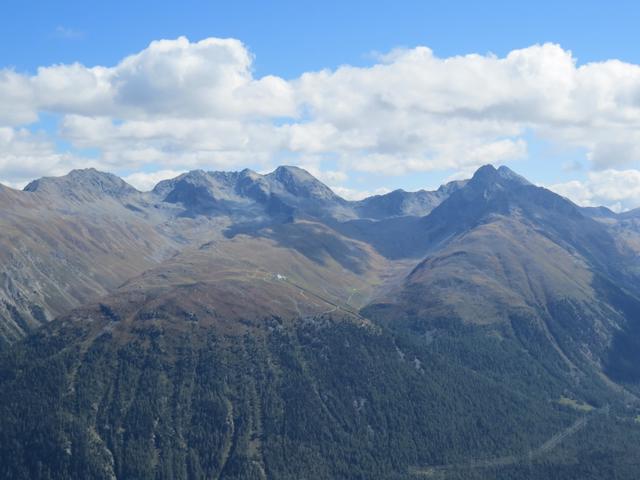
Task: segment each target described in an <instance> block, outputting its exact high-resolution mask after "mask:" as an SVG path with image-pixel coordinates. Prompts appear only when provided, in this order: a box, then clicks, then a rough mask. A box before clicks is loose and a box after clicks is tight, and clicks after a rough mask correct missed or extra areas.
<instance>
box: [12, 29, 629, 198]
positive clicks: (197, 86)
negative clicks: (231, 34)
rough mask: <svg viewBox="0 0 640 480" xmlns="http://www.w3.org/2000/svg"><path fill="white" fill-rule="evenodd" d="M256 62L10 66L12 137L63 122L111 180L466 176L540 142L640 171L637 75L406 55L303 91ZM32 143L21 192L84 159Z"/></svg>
mask: <svg viewBox="0 0 640 480" xmlns="http://www.w3.org/2000/svg"><path fill="white" fill-rule="evenodd" d="M252 62H253V57H252V55H251V53H250V52H249V51H248V49H247V48H246V46H245V45H243V44H242V42H240V41H239V40H236V39H220V38H208V39H204V40H201V41H197V42H191V41H189V40H188V39H187V38H184V37H180V38H178V39H175V40H159V41H155V42H152V43H151V44H150V45H149V46H148V47H147V48H145V49H144V50H142V51H140V52H138V53H135V54H133V55H130V56H128V57H126V58H124V59H122V60H121V61H120V62H119V63H117V64H116V65H114V66H92V67H88V66H85V65H82V64H70V65H52V66H46V67H41V68H39V69H38V70H37V72H36V73H35V74H34V75H25V74H20V73H17V72H15V71H13V70H10V69H4V70H0V104H2V105H3V108H2V109H0V126H4V127H5V128H9V129H10V131H12V132H14V134H15V133H16V132H19V131H22V130H21V129H22V127H23V126H25V125H28V124H30V123H33V122H35V121H36V120H37V118H38V114H39V113H42V112H48V113H53V114H55V115H58V116H59V117H60V118H61V120H60V124H59V131H58V132H56V133H55V134H52V135H54V136H58V137H59V138H61V139H63V140H65V141H67V142H70V143H71V144H72V145H73V147H74V148H75V149H93V150H97V151H98V158H97V159H94V162H97V163H99V164H100V165H103V166H104V167H105V168H107V169H110V170H113V171H119V170H125V169H126V170H127V171H131V170H132V169H138V170H139V171H145V172H149V171H152V170H154V169H155V170H167V171H171V170H174V171H182V170H183V169H190V168H198V167H203V168H221V169H235V168H242V167H245V166H252V167H253V168H258V169H261V168H265V169H266V168H269V167H271V166H273V163H274V162H275V161H276V159H278V158H287V159H290V160H289V162H290V163H299V164H307V163H308V164H309V165H310V167H311V168H313V169H315V172H314V173H317V174H318V175H319V176H321V177H322V176H324V178H326V179H327V181H329V183H331V184H337V185H340V184H341V183H344V182H345V181H346V180H347V178H348V176H349V173H350V172H355V171H360V172H369V173H374V174H379V175H381V176H383V175H399V174H407V173H411V172H426V171H434V170H442V171H445V170H448V171H451V170H455V171H469V170H472V169H473V168H475V167H477V166H479V165H481V164H485V163H505V162H511V161H514V160H522V159H526V158H527V157H528V156H529V153H528V152H529V150H530V148H529V144H528V142H530V141H531V139H532V138H533V139H534V141H536V139H544V140H545V141H547V142H551V143H557V144H558V145H560V146H562V147H564V148H567V147H569V148H576V149H580V150H581V151H584V152H585V160H586V162H587V163H588V164H589V166H590V168H591V170H592V172H601V175H605V173H604V172H608V171H613V170H611V169H618V170H616V171H624V170H623V169H625V168H627V169H628V168H633V167H634V166H635V165H637V164H638V161H640V147H639V146H640V66H638V65H634V64H630V63H624V62H620V61H617V60H610V61H605V62H593V63H587V64H583V65H579V64H578V63H577V60H576V58H575V57H574V56H573V55H572V53H571V52H570V51H568V50H565V49H563V48H561V47H560V46H558V45H554V44H545V45H534V46H531V47H528V48H524V49H519V50H514V51H512V52H510V53H509V54H507V55H506V56H504V57H498V56H495V55H491V54H487V55H478V54H470V55H463V56H455V57H448V58H441V57H438V56H437V55H435V54H434V52H433V51H431V50H430V49H429V48H426V47H417V48H412V49H399V50H395V51H392V52H390V53H389V54H386V55H382V56H380V57H379V58H378V60H377V61H376V63H375V64H373V65H371V66H367V67H353V66H343V67H340V68H338V69H335V70H322V71H316V72H307V73H305V74H303V75H301V76H300V77H299V78H296V79H292V80H284V79H282V78H279V77H276V76H272V75H267V76H263V77H256V76H255V75H254V73H253V71H252ZM20 135H23V138H22V139H21V140H20V141H19V142H18V141H17V140H14V141H13V142H14V143H15V142H18V143H15V144H13V146H12V147H11V148H10V149H9V150H8V151H12V152H13V153H11V154H7V153H5V154H3V155H4V157H3V158H4V160H3V161H2V162H3V163H2V164H1V165H2V166H1V167H0V176H2V177H3V178H7V179H9V180H10V181H13V180H14V179H15V176H16V175H17V173H15V172H14V173H12V172H13V170H15V169H16V168H17V169H18V170H20V169H21V167H20V168H18V167H15V166H12V164H11V163H12V162H14V163H15V164H16V165H17V164H19V163H24V164H25V165H28V164H33V162H34V161H35V160H33V159H35V158H36V157H37V156H38V153H37V152H38V151H40V152H42V153H41V155H42V160H41V162H40V165H41V167H40V169H39V174H51V173H52V172H53V171H54V170H55V171H58V170H59V169H60V168H62V166H65V165H70V164H73V163H74V162H75V160H76V159H75V157H74V155H73V154H71V153H64V152H58V151H57V150H56V149H55V148H52V147H51V145H53V143H54V139H51V138H50V139H45V138H42V137H41V136H33V135H32V136H31V137H29V136H28V135H26V134H20ZM26 141H30V142H34V146H33V147H32V148H27V147H26V146H24V142H26ZM18 144H20V145H22V146H21V147H19V148H18V146H17V145H18ZM8 155H13V157H9V156H8ZM21 155H23V156H24V158H25V159H26V161H25V162H22V160H21V158H22V157H21ZM65 155H66V157H65ZM9 158H11V159H12V160H11V161H9V160H8V159H9ZM30 159H31V160H30ZM309 159H312V160H309ZM12 169H13V170H12ZM56 169H57V170H56ZM558 169H559V170H560V169H562V165H558ZM22 170H24V169H22ZM27 170H28V169H27ZM33 170H34V171H35V170H36V168H35V167H34V168H33ZM627 171H628V170H627ZM24 173H25V172H24V171H23V172H22V173H20V174H24ZM146 175H148V174H146ZM140 178H142V177H140ZM590 181H591V180H590ZM610 181H618V182H621V181H622V179H621V178H620V177H615V179H613V178H612V179H611V180H610ZM588 185H591V184H590V183H589V184H588ZM566 188H569V187H568V186H566ZM575 188H578V187H577V186H575ZM584 195H585V198H587V197H588V196H589V195H590V194H588V193H587V194H584ZM589 198H599V197H597V196H593V195H592V196H591V197H589ZM603 198H604V197H603Z"/></svg>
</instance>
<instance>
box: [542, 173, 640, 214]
mask: <svg viewBox="0 0 640 480" xmlns="http://www.w3.org/2000/svg"><path fill="white" fill-rule="evenodd" d="M549 188H550V189H551V190H553V191H554V192H557V193H559V194H561V195H564V196H566V197H568V198H570V199H571V200H573V201H574V202H576V203H577V204H579V205H583V206H599V205H605V206H608V207H609V208H611V209H612V210H615V211H624V210H629V209H632V208H636V207H638V206H640V170H614V169H607V170H602V171H596V172H589V173H588V174H587V179H586V180H585V181H577V180H574V181H570V182H566V183H560V184H556V185H551V186H550V187H549Z"/></svg>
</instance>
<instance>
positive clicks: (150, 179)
mask: <svg viewBox="0 0 640 480" xmlns="http://www.w3.org/2000/svg"><path fill="white" fill-rule="evenodd" d="M183 173H185V171H184V170H158V171H157V172H149V173H147V172H137V173H132V174H131V175H127V176H125V177H123V180H124V181H125V182H127V183H128V184H129V185H133V186H134V187H135V188H137V189H138V190H140V191H141V192H148V191H151V190H153V187H155V186H156V185H157V184H158V182H160V181H161V180H167V179H169V178H175V177H177V176H178V175H181V174H183Z"/></svg>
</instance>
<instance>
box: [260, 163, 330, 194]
mask: <svg viewBox="0 0 640 480" xmlns="http://www.w3.org/2000/svg"><path fill="white" fill-rule="evenodd" d="M265 177H266V178H267V179H269V180H271V181H272V182H275V183H277V184H279V186H281V187H282V188H283V189H284V190H285V191H286V192H287V193H289V194H291V195H294V196H296V197H301V198H315V199H319V200H337V199H338V198H339V197H337V195H336V194H335V193H333V191H332V190H331V189H330V188H329V187H327V186H326V185H325V184H324V183H322V182H321V181H320V180H318V179H317V178H316V177H314V176H313V175H311V174H310V173H309V172H307V171H306V170H305V169H303V168H300V167H295V166H288V165H283V166H280V167H278V168H276V169H275V170H274V171H273V172H271V173H269V174H267V175H265Z"/></svg>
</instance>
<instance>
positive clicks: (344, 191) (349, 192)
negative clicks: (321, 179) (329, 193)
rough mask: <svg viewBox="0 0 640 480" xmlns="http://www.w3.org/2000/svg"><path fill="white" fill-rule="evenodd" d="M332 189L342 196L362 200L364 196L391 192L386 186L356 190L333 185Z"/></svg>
mask: <svg viewBox="0 0 640 480" xmlns="http://www.w3.org/2000/svg"><path fill="white" fill-rule="evenodd" d="M331 190H333V192H334V193H335V194H336V195H339V196H340V197H342V198H345V199H347V200H362V199H363V198H367V197H371V196H372V195H384V194H385V193H389V192H390V191H391V190H390V189H388V188H385V187H380V188H376V189H375V190H372V191H369V190H356V189H353V188H347V187H340V186H333V187H331Z"/></svg>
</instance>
